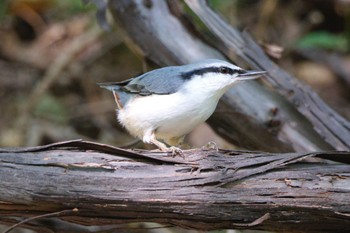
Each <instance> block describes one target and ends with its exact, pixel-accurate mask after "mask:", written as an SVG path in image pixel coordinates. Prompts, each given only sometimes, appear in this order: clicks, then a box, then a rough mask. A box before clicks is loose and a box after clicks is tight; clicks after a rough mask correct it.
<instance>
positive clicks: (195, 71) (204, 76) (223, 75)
mask: <svg viewBox="0 0 350 233" xmlns="http://www.w3.org/2000/svg"><path fill="white" fill-rule="evenodd" d="M264 73H266V72H265V71H253V70H244V69H242V68H240V67H238V66H235V65H233V64H231V63H229V62H226V61H222V60H217V59H207V60H203V61H200V62H197V63H193V64H190V65H187V66H185V69H184V72H183V73H182V78H183V79H186V81H188V83H189V84H190V86H191V87H190V89H198V88H204V89H206V90H209V91H210V90H212V91H216V90H218V91H221V90H222V91H226V90H227V89H229V88H230V87H231V86H232V85H234V84H235V83H237V82H239V81H244V80H251V79H256V78H259V77H260V76H261V75H262V74H264Z"/></svg>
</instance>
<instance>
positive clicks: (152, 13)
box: [109, 0, 346, 152]
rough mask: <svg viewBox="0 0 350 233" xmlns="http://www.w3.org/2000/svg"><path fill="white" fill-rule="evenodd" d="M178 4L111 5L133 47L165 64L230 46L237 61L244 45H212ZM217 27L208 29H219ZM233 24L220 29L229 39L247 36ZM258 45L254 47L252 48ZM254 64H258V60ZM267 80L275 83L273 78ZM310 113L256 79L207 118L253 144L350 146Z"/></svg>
mask: <svg viewBox="0 0 350 233" xmlns="http://www.w3.org/2000/svg"><path fill="white" fill-rule="evenodd" d="M145 2H147V3H149V4H145ZM178 3H179V2H178V1H126V0H118V1H113V0H110V1H109V9H110V11H111V13H112V14H113V16H114V19H115V20H116V22H117V23H118V25H119V27H121V28H122V29H123V31H124V32H125V41H126V42H127V44H128V45H129V47H130V48H132V49H133V50H134V51H136V53H137V54H139V55H141V56H142V57H145V58H146V59H147V60H151V61H153V62H154V63H156V64H158V65H160V66H165V65H174V64H186V63H190V62H194V61H197V60H200V59H204V58H219V59H225V57H224V56H223V55H222V54H223V53H224V52H223V51H221V52H222V53H219V52H218V51H219V50H220V48H228V50H227V52H229V53H230V54H229V55H231V56H228V57H230V58H231V59H232V60H235V59H233V57H239V56H241V55H242V54H241V51H240V50H233V49H232V48H230V47H228V46H227V45H226V44H224V43H220V42H217V43H215V46H216V48H213V47H212V46H210V45H208V44H207V43H206V42H205V40H203V37H204V35H205V33H202V34H201V32H199V31H196V30H194V26H193V25H191V24H190V23H191V22H190V21H189V20H186V19H185V18H184V17H183V16H182V12H181V9H180V7H179V6H178V5H179V4H178ZM189 6H190V7H191V5H190V4H189ZM205 10H207V9H205ZM195 12H196V11H195ZM205 12H207V11H205ZM196 13H197V14H198V15H199V16H201V15H200V14H199V13H198V12H196ZM203 17H205V16H203ZM208 17H210V18H209V19H212V18H214V19H217V18H219V19H220V20H222V19H221V18H220V17H219V16H218V15H215V12H214V13H211V14H208ZM212 21H213V20H212ZM215 22H216V21H215ZM204 23H206V21H204ZM209 26H211V25H209ZM214 26H215V25H214ZM214 26H213V27H209V29H210V30H213V31H214V32H215V30H214V29H213V28H215V27H214ZM226 27H227V30H225V29H226ZM230 27H231V26H229V25H226V24H225V25H223V27H222V28H220V30H224V31H226V32H227V34H225V35H224V36H225V38H226V37H228V38H231V39H232V40H234V39H237V40H238V41H240V40H243V39H242V38H237V37H234V35H232V33H231V32H230V30H228V29H229V28H230ZM220 32H222V31H220ZM243 42H244V41H243ZM243 42H242V43H243ZM237 43H238V42H237ZM245 43H247V42H245ZM213 44H214V43H213ZM254 49H255V48H251V49H250V50H249V51H250V52H251V53H253V52H254V51H255V50H254ZM234 52H236V53H237V54H235V53H234ZM225 55H228V54H227V53H226V54H225ZM236 55H237V56H236ZM254 55H256V54H254ZM258 55H259V54H258ZM258 55H256V57H254V58H255V59H256V60H258V61H260V58H261V59H265V57H266V56H265V55H264V56H263V57H259V56H258ZM247 62H248V63H249V61H247ZM251 65H252V67H255V66H254V65H255V63H254V64H251ZM264 68H267V67H264ZM270 68H271V67H270ZM265 70H267V71H268V72H270V73H271V74H274V72H275V70H274V69H265ZM274 75H275V76H278V74H274ZM288 78H290V79H291V80H290V81H289V82H297V80H296V79H294V78H293V77H291V76H288ZM266 80H267V81H268V82H270V79H269V78H267V79H266ZM311 95H315V93H313V92H312V94H311ZM306 114H308V112H301V111H299V110H298V109H297V108H295V107H294V106H293V104H291V103H290V102H288V100H287V99H285V98H284V97H282V96H281V95H280V94H278V93H277V92H274V91H271V89H269V88H266V87H264V86H263V85H260V84H259V83H258V82H253V81H252V82H246V83H241V84H238V85H236V86H235V87H233V88H232V89H231V90H229V91H228V92H227V93H226V94H225V95H224V97H223V98H222V99H221V101H220V102H219V106H218V108H217V110H216V111H215V113H214V114H213V115H212V116H211V117H210V118H209V120H208V123H209V124H210V125H211V127H212V128H213V129H214V130H215V131H216V132H217V133H218V134H219V135H221V136H223V137H224V138H225V139H227V140H228V141H230V142H233V143H234V144H236V145H239V146H241V147H243V148H248V149H254V150H263V151H270V152H289V151H319V150H332V149H334V148H337V149H341V148H343V149H344V148H346V147H344V146H338V145H344V144H331V143H332V142H334V141H329V140H325V139H324V137H326V136H324V135H323V133H322V132H321V131H318V129H319V128H318V127H316V126H314V125H313V121H310V120H309V119H308V118H307V116H306ZM332 119H333V118H332ZM335 121H336V122H338V123H339V121H337V120H335ZM332 127H333V126H332ZM334 127H335V126H334ZM252 132H254V133H252ZM342 141H343V140H342Z"/></svg>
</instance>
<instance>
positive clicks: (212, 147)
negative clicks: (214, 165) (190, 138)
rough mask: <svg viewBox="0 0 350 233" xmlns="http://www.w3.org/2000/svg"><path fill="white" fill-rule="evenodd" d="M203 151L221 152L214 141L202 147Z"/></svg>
mask: <svg viewBox="0 0 350 233" xmlns="http://www.w3.org/2000/svg"><path fill="white" fill-rule="evenodd" d="M201 149H202V150H204V151H206V150H215V151H219V147H218V145H217V144H216V143H215V142H213V141H210V142H208V143H207V144H206V145H205V146H202V148H201Z"/></svg>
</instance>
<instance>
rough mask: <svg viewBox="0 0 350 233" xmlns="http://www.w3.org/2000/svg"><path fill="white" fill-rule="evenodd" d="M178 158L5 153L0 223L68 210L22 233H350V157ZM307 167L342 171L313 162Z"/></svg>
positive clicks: (75, 150) (74, 147) (97, 151)
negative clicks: (234, 232) (146, 230)
mask: <svg viewBox="0 0 350 233" xmlns="http://www.w3.org/2000/svg"><path fill="white" fill-rule="evenodd" d="M184 153H185V159H183V158H181V157H175V158H172V157H169V156H168V155H167V154H165V153H161V152H146V151H143V152H141V151H139V152H136V151H131V150H123V149H119V148H114V147H110V146H106V145H102V144H96V143H91V142H85V141H69V142H61V143H56V144H53V145H47V146H43V147H35V148H24V149H13V150H5V149H3V150H1V151H0V177H1V179H0V187H1V189H0V223H3V224H4V223H5V224H13V223H16V222H18V221H20V220H23V219H24V218H26V217H32V216H36V215H41V214H48V213H52V212H56V211H63V210H65V211H66V212H64V213H65V214H61V215H59V216H55V218H50V219H37V220H33V221H30V222H28V223H26V224H25V226H26V227H29V228H34V229H37V230H38V229H39V231H40V232H52V231H53V232H66V231H67V230H68V229H72V228H71V227H73V226H74V228H73V229H75V228H76V230H77V231H76V232H84V231H85V232H86V231H87V229H88V228H89V227H90V228H89V229H90V231H91V226H103V227H104V228H103V229H106V228H108V229H118V228H120V227H121V226H124V225H118V224H125V223H128V222H157V223H162V224H171V225H176V226H181V227H186V228H193V229H200V230H212V229H225V228H235V229H260V230H271V231H289V232H330V231H332V232H346V231H347V229H348V228H349V227H350V215H349V213H350V209H349V208H350V198H349V196H350V195H349V192H350V189H349V187H350V165H349V164H346V163H349V159H348V158H349V154H350V153H349V152H328V153H327V152H315V153H285V154H269V153H261V152H248V151H215V150H206V151H205V150H200V149H193V150H187V151H185V152H184ZM228 155H229V156H228ZM314 157H319V158H323V159H334V158H336V160H337V161H343V162H346V163H343V164H330V163H324V161H326V160H322V161H321V162H320V161H319V162H311V161H310V160H309V159H310V158H314ZM73 210H75V211H73ZM54 222H60V223H62V224H63V225H62V224H61V225H57V224H53V223H54ZM316 223H317V224H316ZM84 225H85V226H84ZM58 226H60V227H58ZM65 227H66V228H65ZM124 227H125V226H124ZM79 229H80V230H79ZM99 231H101V230H100V229H99V230H97V229H95V230H94V231H92V232H99ZM101 232H102V231H101Z"/></svg>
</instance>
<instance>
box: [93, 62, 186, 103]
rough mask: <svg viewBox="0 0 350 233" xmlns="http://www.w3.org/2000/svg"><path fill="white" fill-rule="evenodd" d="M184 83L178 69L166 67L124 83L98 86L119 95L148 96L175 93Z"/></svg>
mask: <svg viewBox="0 0 350 233" xmlns="http://www.w3.org/2000/svg"><path fill="white" fill-rule="evenodd" d="M183 83H184V79H183V78H182V77H181V72H179V69H178V67H164V68H161V69H157V70H153V71H150V72H147V73H145V74H143V75H140V76H138V77H136V78H132V79H128V80H125V81H122V82H115V83H100V84H98V85H99V86H101V87H103V88H106V89H108V90H110V91H114V92H117V93H121V92H124V93H129V94H136V95H141V96H147V95H152V94H156V95H167V94H172V93H175V92H176V91H177V90H179V89H180V87H181V85H182V84H183Z"/></svg>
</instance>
